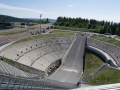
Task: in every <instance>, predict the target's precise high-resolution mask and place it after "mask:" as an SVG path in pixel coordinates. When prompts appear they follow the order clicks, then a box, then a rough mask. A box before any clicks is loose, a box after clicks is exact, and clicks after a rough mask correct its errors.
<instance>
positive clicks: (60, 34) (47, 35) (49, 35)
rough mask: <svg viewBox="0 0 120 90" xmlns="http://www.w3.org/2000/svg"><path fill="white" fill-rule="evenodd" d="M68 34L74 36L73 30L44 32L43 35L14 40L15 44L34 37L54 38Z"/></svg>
mask: <svg viewBox="0 0 120 90" xmlns="http://www.w3.org/2000/svg"><path fill="white" fill-rule="evenodd" d="M67 36H74V33H72V32H68V33H63V32H61V33H51V34H42V35H37V36H32V37H28V38H24V39H21V40H18V41H16V42H14V43H13V44H17V43H20V42H25V41H29V40H34V39H41V38H49V37H50V38H52V37H67ZM13 44H12V45H13Z"/></svg>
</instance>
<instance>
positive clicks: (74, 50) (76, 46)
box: [49, 36, 86, 84]
mask: <svg viewBox="0 0 120 90" xmlns="http://www.w3.org/2000/svg"><path fill="white" fill-rule="evenodd" d="M85 42H86V37H83V36H77V38H76V40H75V41H74V43H73V45H72V47H71V49H70V51H69V53H68V55H67V56H66V58H65V62H64V63H63V64H62V65H61V67H60V68H59V70H58V71H57V72H55V73H54V74H52V75H51V76H50V77H49V79H52V80H56V81H59V82H65V83H72V84H77V83H78V82H79V80H80V78H81V75H82V73H83V55H84V50H85Z"/></svg>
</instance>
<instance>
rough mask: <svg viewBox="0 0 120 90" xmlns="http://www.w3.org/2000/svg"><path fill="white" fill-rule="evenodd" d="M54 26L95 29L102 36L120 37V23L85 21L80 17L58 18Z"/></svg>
mask: <svg viewBox="0 0 120 90" xmlns="http://www.w3.org/2000/svg"><path fill="white" fill-rule="evenodd" d="M54 24H55V25H58V26H65V27H77V28H87V29H94V30H95V32H98V33H101V34H104V33H110V34H112V35H114V34H116V35H119V36H120V23H115V22H110V21H105V20H101V21H98V20H95V19H85V18H80V17H79V18H71V17H58V18H57V20H56V22H55V23H54Z"/></svg>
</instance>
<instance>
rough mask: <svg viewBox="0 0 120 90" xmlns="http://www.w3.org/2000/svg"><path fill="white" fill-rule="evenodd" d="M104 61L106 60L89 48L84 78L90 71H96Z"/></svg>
mask: <svg viewBox="0 0 120 90" xmlns="http://www.w3.org/2000/svg"><path fill="white" fill-rule="evenodd" d="M103 63H104V62H103V61H102V59H101V58H100V57H99V56H98V55H96V54H95V53H94V52H91V51H90V50H87V53H86V63H85V72H84V74H83V75H82V78H83V79H85V78H86V77H87V76H88V75H89V74H90V73H92V72H94V71H95V70H96V69H97V68H98V67H99V66H100V65H101V64H103Z"/></svg>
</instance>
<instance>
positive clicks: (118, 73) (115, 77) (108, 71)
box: [82, 50, 120, 85]
mask: <svg viewBox="0 0 120 90" xmlns="http://www.w3.org/2000/svg"><path fill="white" fill-rule="evenodd" d="M102 63H103V60H102V59H101V58H100V57H99V56H98V55H96V54H94V53H93V52H91V51H89V50H87V54H86V66H85V72H84V74H83V75H82V78H83V80H84V79H85V78H86V77H87V76H88V75H89V74H90V73H92V72H93V71H95V70H96V69H97V68H98V67H99V66H100V65H101V64H102ZM113 83H120V70H116V69H113V68H111V67H108V66H107V67H105V68H104V69H103V70H101V71H100V72H98V73H97V74H96V75H95V76H93V77H92V78H91V79H90V80H89V81H88V82H87V83H86V84H89V85H104V84H113Z"/></svg>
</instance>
